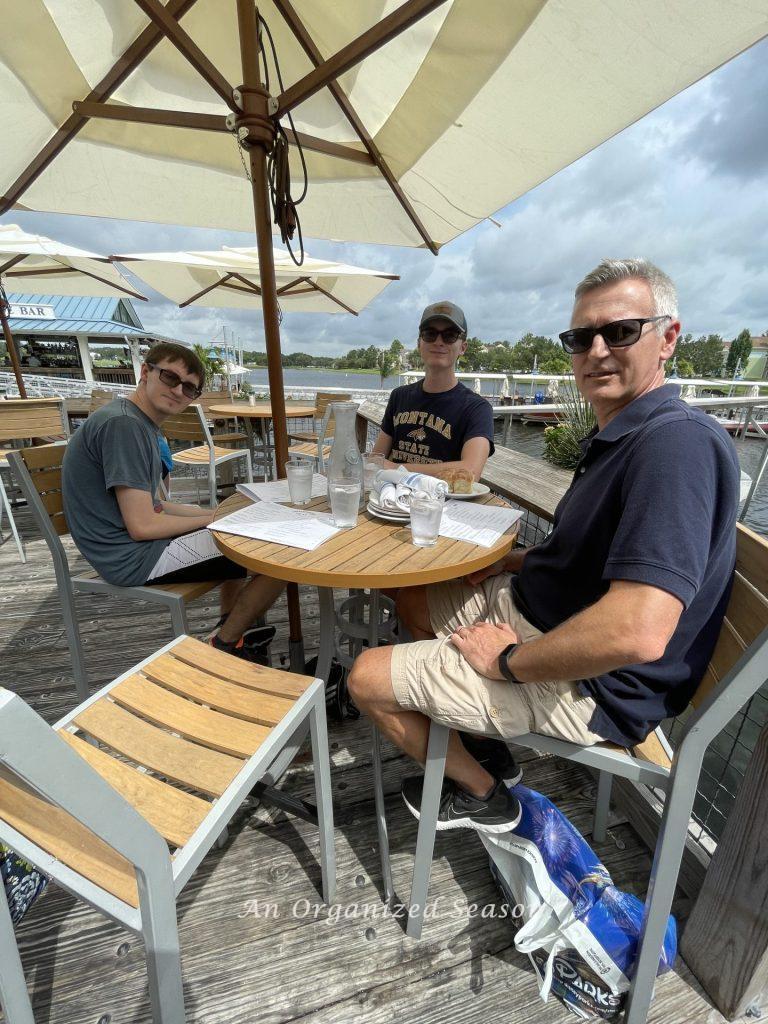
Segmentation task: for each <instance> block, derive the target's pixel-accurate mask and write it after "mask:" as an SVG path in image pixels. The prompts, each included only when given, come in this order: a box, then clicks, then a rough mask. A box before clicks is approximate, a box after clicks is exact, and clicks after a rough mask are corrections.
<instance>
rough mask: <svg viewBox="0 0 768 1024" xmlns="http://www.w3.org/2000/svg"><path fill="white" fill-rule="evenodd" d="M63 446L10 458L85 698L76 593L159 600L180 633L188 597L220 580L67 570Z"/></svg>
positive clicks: (24, 451) (22, 452) (79, 692)
mask: <svg viewBox="0 0 768 1024" xmlns="http://www.w3.org/2000/svg"><path fill="white" fill-rule="evenodd" d="M65 450H66V449H65V447H64V445H43V446H40V447H37V448H23V449H21V450H20V451H17V452H11V453H10V454H9V456H8V458H9V461H10V463H11V466H12V469H13V473H14V477H15V479H16V480H17V482H18V484H19V487H20V489H21V492H22V494H23V495H24V497H25V498H26V500H27V503H28V505H29V508H30V511H31V512H32V515H33V517H34V519H35V522H36V523H37V526H38V528H39V530H40V532H41V533H42V535H43V538H44V540H45V542H46V544H47V545H48V550H49V551H50V552H51V557H52V559H53V568H54V572H55V574H56V587H57V591H58V595H59V598H60V600H61V611H62V615H63V617H64V627H65V630H66V634H67V643H68V645H69V653H70V656H71V658H72V670H73V674H74V677H75V687H76V689H77V695H78V697H79V698H80V699H81V700H85V699H86V698H87V697H88V693H89V687H88V673H87V670H86V666H85V657H84V655H83V645H82V640H81V638H80V628H79V625H78V620H77V611H76V607H75V595H76V594H94V595H102V596H103V595H111V596H113V597H126V598H129V599H132V600H135V601H149V602H152V603H154V604H159V605H162V606H163V607H164V608H167V609H168V611H169V612H170V613H171V625H172V627H173V632H174V635H175V636H182V635H184V634H185V633H188V632H189V626H188V624H187V613H186V605H187V603H188V602H189V601H193V600H194V599H195V598H196V597H202V596H203V594H207V593H208V592H209V591H211V590H213V589H214V588H215V587H218V586H219V585H220V583H221V581H220V580H206V581H204V582H200V583H155V584H148V585H146V586H142V587H116V586H114V585H113V584H111V583H107V581H106V580H103V579H102V578H101V577H100V576H99V574H98V573H97V572H96V571H95V570H93V569H91V570H90V571H88V572H85V573H82V574H80V575H77V576H72V575H70V571H69V563H68V561H67V554H66V551H65V550H64V545H63V544H62V542H61V539H60V538H61V537H62V536H64V535H65V534H67V533H69V526H68V525H67V521H66V518H65V516H64V506H63V501H62V494H61V464H62V462H63V460H64V452H65Z"/></svg>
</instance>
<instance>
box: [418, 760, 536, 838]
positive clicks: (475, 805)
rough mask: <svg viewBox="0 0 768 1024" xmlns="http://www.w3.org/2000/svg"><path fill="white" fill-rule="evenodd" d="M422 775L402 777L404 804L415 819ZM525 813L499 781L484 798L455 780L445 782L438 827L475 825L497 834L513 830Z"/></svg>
mask: <svg viewBox="0 0 768 1024" xmlns="http://www.w3.org/2000/svg"><path fill="white" fill-rule="evenodd" d="M423 786H424V776H423V775H411V776H410V777H409V778H407V779H403V784H402V789H401V792H402V794H403V800H404V801H405V806H406V807H407V808H408V810H409V811H410V812H411V814H412V815H413V816H414V817H415V818H419V817H420V816H421V794H422V789H423ZM521 815H522V809H521V807H520V803H519V802H518V800H517V799H516V798H515V797H514V796H512V794H511V793H510V792H509V791H508V790H507V787H506V786H505V785H504V783H503V782H501V781H499V782H497V783H496V785H495V786H494V788H493V790H492V791H491V793H490V794H489V795H488V796H487V797H485V798H479V797H475V796H472V794H471V793H467V792H466V791H465V790H463V789H461V787H460V786H457V785H456V784H455V783H453V782H450V781H448V782H444V783H443V788H442V791H441V794H440V810H439V811H438V814H437V826H436V828H437V830H438V831H445V830H446V829H451V828H473V829H475V831H477V832H487V833H490V834H492V835H496V834H498V833H501V832H511V831H512V829H513V828H515V827H516V826H517V824H518V823H519V821H520V817H521Z"/></svg>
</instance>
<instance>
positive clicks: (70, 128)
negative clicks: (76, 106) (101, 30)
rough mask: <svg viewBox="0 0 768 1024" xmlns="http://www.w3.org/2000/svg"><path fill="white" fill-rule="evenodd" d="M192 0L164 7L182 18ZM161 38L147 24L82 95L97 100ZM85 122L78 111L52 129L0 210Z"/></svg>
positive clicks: (177, 0) (0, 198) (5, 209)
mask: <svg viewBox="0 0 768 1024" xmlns="http://www.w3.org/2000/svg"><path fill="white" fill-rule="evenodd" d="M195 2H196V0H168V5H167V7H166V8H165V10H166V12H167V13H168V15H169V16H170V17H172V18H182V17H183V16H184V15H185V14H186V13H187V11H188V10H189V9H190V8H191V7H192V6H193V5H194V4H195ZM162 39H163V33H162V32H160V31H159V30H158V29H157V28H156V27H155V25H148V26H147V28H145V29H144V31H143V32H141V33H140V34H139V35H138V36H137V37H136V39H135V40H134V41H133V42H132V43H131V45H130V46H129V47H128V49H127V50H126V51H125V53H124V54H123V55H122V56H121V57H120V58H119V59H118V60H117V61H116V62H115V63H114V64H113V66H112V67H111V68H110V70H109V71H108V72H107V74H106V75H105V76H104V78H102V80H101V81H100V82H99V84H98V85H97V86H96V87H95V88H94V89H92V90H91V91H90V92H89V93H88V95H87V96H86V100H96V101H101V100H105V99H107V97H108V96H111V94H112V93H113V92H114V91H115V89H117V88H118V86H120V85H122V83H123V82H124V81H125V79H126V78H127V77H128V76H129V75H130V74H131V73H132V72H133V71H134V70H135V69H136V68H137V67H138V65H139V64H141V62H142V61H143V60H144V58H145V57H146V56H148V54H149V53H151V51H152V50H153V49H154V48H155V47H156V46H157V44H158V43H159V42H160V41H161V40H162ZM87 123H88V118H86V117H83V116H82V115H81V114H75V113H73V114H71V115H70V116H69V117H68V118H67V119H66V121H65V122H64V123H63V124H62V125H61V126H60V127H59V128H58V129H57V130H56V131H55V132H54V134H53V135H52V137H51V138H50V139H49V140H48V142H46V144H45V145H44V146H43V148H42V149H41V150H40V152H39V153H38V154H37V156H35V157H34V158H33V159H32V160H31V161H30V163H29V164H27V166H26V167H25V168H24V170H23V171H22V172H21V174H20V175H19V176H18V178H17V179H16V180H15V181H14V183H13V184H12V185H11V186H10V188H9V189H8V191H7V192H6V194H5V195H4V196H0V214H3V213H7V212H8V210H10V208H11V207H12V206H13V204H14V203H16V202H17V201H18V199H19V198H20V197H21V196H22V195H23V194H24V193H25V192H26V191H27V189H28V188H29V186H30V185H31V184H32V182H33V181H36V180H37V178H39V176H40V175H41V174H42V173H43V171H44V170H45V169H46V167H48V166H49V164H50V163H51V162H52V161H53V160H55V159H56V157H57V156H58V155H59V153H60V152H61V151H62V149H64V147H65V146H66V145H67V143H68V142H69V141H70V139H73V138H74V137H75V135H77V134H78V132H79V131H80V130H81V128H83V126H84V125H86V124H87Z"/></svg>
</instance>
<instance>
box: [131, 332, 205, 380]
mask: <svg viewBox="0 0 768 1024" xmlns="http://www.w3.org/2000/svg"><path fill="white" fill-rule="evenodd" d="M164 361H167V362H169V363H176V362H178V363H183V364H184V366H185V367H186V368H187V371H188V372H189V373H194V374H196V376H197V380H198V386H199V387H203V385H204V384H205V367H204V366H203V364H202V363H201V361H200V359H199V358H198V356H196V355H195V353H194V352H193V351H192V350H191V349H189V348H185V347H184V346H183V345H177V344H176V343H175V342H173V341H158V342H156V343H155V344H154V345H153V346H152V348H151V349H150V350H149V352H147V354H146V356H145V357H144V362H145V363H162V362H164Z"/></svg>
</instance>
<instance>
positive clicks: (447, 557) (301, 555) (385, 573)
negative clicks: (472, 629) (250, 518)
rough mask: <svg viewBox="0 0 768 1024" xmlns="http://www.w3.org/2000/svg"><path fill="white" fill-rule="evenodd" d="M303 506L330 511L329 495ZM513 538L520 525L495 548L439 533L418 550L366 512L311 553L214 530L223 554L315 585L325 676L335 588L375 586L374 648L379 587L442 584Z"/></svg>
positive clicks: (229, 503) (491, 557)
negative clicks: (349, 526) (317, 597)
mask: <svg viewBox="0 0 768 1024" xmlns="http://www.w3.org/2000/svg"><path fill="white" fill-rule="evenodd" d="M476 500H477V501H479V502H481V503H482V504H493V505H503V504H505V502H503V501H501V500H500V499H499V498H496V497H495V496H494V495H490V494H489V495H484V496H483V497H481V498H478V499H476ZM247 504H249V502H248V499H247V498H245V497H243V496H242V495H240V494H237V495H233V496H232V497H231V498H227V500H226V501H224V502H222V503H221V505H219V507H218V509H217V512H216V518H217V519H219V518H222V517H223V516H226V515H228V514H229V513H230V512H234V511H236V510H237V509H240V508H243V506H244V505H247ZM290 507H292V506H290ZM302 508H303V509H304V510H312V509H314V510H316V511H319V512H329V511H330V506H329V504H328V499H327V498H325V497H323V498H315V499H313V500H312V501H311V502H310V503H309V504H308V505H304V506H302ZM516 535H517V530H516V529H515V528H513V529H512V532H508V533H505V534H504V535H503V536H502V537H501V538H500V539H499V540H498V541H497V542H496V543H495V544H494V545H493V547H490V548H485V547H480V546H479V545H477V544H470V543H468V542H467V541H460V540H451V539H449V538H448V537H438V540H437V544H435V545H434V547H417V546H416V545H414V544H413V543H412V542H411V530H410V526H409V525H407V524H406V525H405V526H403V524H402V523H391V522H386V521H384V520H382V519H376V518H375V517H374V516H372V515H371V514H370V513H369V512H361V513H360V514H359V515H358V517H357V526H355V527H353V528H352V529H350V530H342V531H341V532H340V533H338V534H336V536H334V537H332V538H331V539H330V540H327V541H325V542H324V543H323V544H321V545H320V546H319V547H317V548H315V550H314V551H304V550H302V549H301V548H293V547H288V546H286V545H284V544H273V543H271V542H269V541H262V540H252V539H251V538H248V537H237V536H235V535H234V534H230V533H216V532H214V534H213V536H214V538H215V540H216V544H217V545H218V547H219V549H220V551H221V552H222V554H224V555H226V556H227V558H231V559H232V561H233V562H237V563H238V565H243V566H245V567H246V568H247V569H249V570H251V571H252V572H254V573H262V574H263V575H265V576H270V577H272V578H273V579H279V580H286V581H287V582H289V583H307V584H309V585H310V586H315V587H317V590H318V596H319V599H320V652H319V654H318V661H317V671H316V675H318V676H320V677H321V678H322V679H326V680H327V678H328V672H329V671H330V667H331V659H332V657H333V651H334V623H335V617H334V615H335V609H334V603H333V591H334V589H335V588H337V587H340V588H344V589H352V590H355V589H365V588H369V589H370V590H371V597H372V601H371V613H370V623H371V629H370V635H369V642H370V643H371V644H372V646H373V645H375V643H376V625H377V622H378V609H377V607H376V604H377V600H376V599H377V597H378V591H379V590H380V589H383V588H396V587H414V586H419V585H421V584H426V583H440V582H443V581H445V580H453V579H457V578H458V577H460V576H466V575H467V573H470V572H475V571H476V570H478V569H484V568H485V567H486V566H488V565H492V564H493V562H495V561H497V559H499V558H501V557H502V556H503V555H506V554H507V553H508V552H509V550H510V548H511V547H512V545H513V544H514V541H515V537H516Z"/></svg>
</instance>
